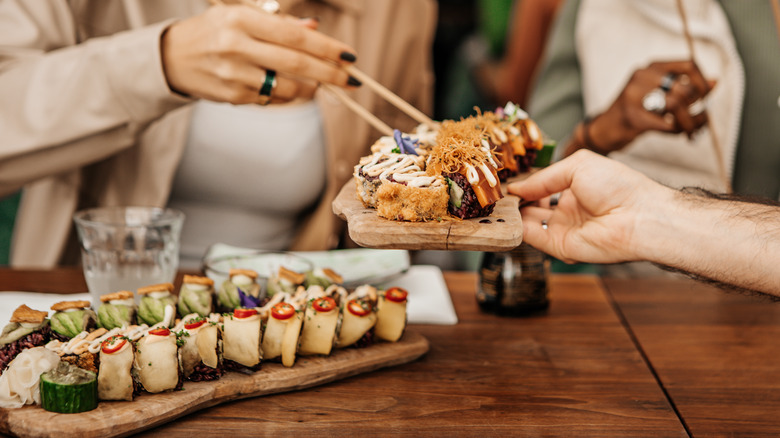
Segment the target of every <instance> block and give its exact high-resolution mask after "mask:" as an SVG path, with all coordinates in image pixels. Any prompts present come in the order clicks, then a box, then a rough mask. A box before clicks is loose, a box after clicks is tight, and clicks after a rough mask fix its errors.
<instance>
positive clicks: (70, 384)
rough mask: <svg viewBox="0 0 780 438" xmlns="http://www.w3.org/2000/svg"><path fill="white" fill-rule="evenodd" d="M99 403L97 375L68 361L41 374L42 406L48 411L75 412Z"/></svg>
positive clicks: (89, 409) (90, 408) (87, 409)
mask: <svg viewBox="0 0 780 438" xmlns="http://www.w3.org/2000/svg"><path fill="white" fill-rule="evenodd" d="M97 405H98V392H97V375H96V374H95V373H93V372H92V371H87V370H83V369H81V368H79V367H77V366H75V365H71V364H69V363H67V362H60V364H59V365H58V366H57V368H55V369H53V370H51V371H47V372H45V373H43V374H41V407H43V409H45V410H47V411H51V412H59V413H62V414H73V413H77V412H86V411H91V410H92V409H95V408H96V407H97Z"/></svg>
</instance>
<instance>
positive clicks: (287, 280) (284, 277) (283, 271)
mask: <svg viewBox="0 0 780 438" xmlns="http://www.w3.org/2000/svg"><path fill="white" fill-rule="evenodd" d="M304 281H306V275H305V274H302V273H300V272H295V271H293V270H292V269H288V268H285V267H284V266H279V271H278V272H277V273H276V274H275V275H272V276H271V278H269V279H268V296H269V297H273V296H274V295H276V294H278V293H287V294H291V295H292V294H294V293H295V291H296V290H297V289H298V287H299V286H301V285H303V283H304Z"/></svg>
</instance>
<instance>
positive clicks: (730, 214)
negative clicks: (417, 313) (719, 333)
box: [638, 190, 780, 297]
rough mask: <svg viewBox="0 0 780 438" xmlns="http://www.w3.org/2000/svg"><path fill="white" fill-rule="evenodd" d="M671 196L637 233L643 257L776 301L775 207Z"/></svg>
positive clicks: (779, 247)
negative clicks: (641, 236) (768, 296)
mask: <svg viewBox="0 0 780 438" xmlns="http://www.w3.org/2000/svg"><path fill="white" fill-rule="evenodd" d="M753 201H755V200H748V199H742V198H737V197H730V196H722V195H713V194H709V193H707V192H704V191H701V190H686V191H684V192H672V193H670V196H669V202H666V203H663V204H662V205H658V206H657V207H658V208H657V211H656V212H655V213H653V214H650V215H648V217H647V218H646V220H645V221H643V225H642V226H643V228H646V229H642V230H640V231H641V232H642V233H644V234H645V237H644V238H641V239H639V241H640V243H639V245H638V247H639V248H640V252H641V253H642V256H643V258H646V259H648V260H651V261H653V262H655V263H658V264H662V265H666V266H670V267H672V268H676V269H679V270H682V271H685V272H689V273H692V274H694V275H695V276H698V277H701V278H705V279H711V280H715V281H718V282H722V283H726V284H729V285H734V286H737V287H738V288H743V289H748V290H753V291H758V292H763V293H768V294H771V295H774V296H776V297H780V275H778V274H779V273H780V206H778V205H777V204H776V203H771V202H766V201H763V202H762V203H757V202H753Z"/></svg>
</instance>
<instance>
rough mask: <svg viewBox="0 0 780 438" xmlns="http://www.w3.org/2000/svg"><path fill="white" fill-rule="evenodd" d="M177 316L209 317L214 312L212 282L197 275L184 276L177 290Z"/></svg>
mask: <svg viewBox="0 0 780 438" xmlns="http://www.w3.org/2000/svg"><path fill="white" fill-rule="evenodd" d="M178 310H179V315H180V316H181V317H184V316H186V315H189V314H191V313H197V314H198V315H200V316H209V315H210V314H211V312H213V311H214V280H212V279H210V278H208V277H201V276H198V275H185V276H184V278H183V279H182V282H181V289H179V303H178Z"/></svg>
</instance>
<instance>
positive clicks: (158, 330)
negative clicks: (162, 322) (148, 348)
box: [149, 327, 171, 336]
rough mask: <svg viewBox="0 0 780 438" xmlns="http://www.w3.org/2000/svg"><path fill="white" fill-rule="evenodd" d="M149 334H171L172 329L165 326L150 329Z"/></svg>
mask: <svg viewBox="0 0 780 438" xmlns="http://www.w3.org/2000/svg"><path fill="white" fill-rule="evenodd" d="M149 334H150V335H155V336H168V335H170V334H171V330H170V329H168V328H165V327H160V328H156V329H154V330H149Z"/></svg>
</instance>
